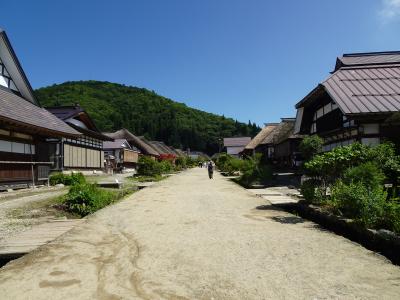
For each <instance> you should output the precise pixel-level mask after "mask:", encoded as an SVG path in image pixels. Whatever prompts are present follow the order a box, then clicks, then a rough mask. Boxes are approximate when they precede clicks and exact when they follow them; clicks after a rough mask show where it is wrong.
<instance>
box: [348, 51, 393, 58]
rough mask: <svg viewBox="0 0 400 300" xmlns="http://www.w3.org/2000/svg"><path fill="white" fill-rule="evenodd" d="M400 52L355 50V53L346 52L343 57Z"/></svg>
mask: <svg viewBox="0 0 400 300" xmlns="http://www.w3.org/2000/svg"><path fill="white" fill-rule="evenodd" d="M392 54H399V55H400V51H398V50H395V51H376V52H355V53H344V54H343V55H342V56H341V57H358V56H376V55H392Z"/></svg>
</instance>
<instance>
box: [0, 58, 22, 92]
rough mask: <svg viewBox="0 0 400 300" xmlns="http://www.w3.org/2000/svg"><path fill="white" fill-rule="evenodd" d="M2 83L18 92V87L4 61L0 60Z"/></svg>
mask: <svg viewBox="0 0 400 300" xmlns="http://www.w3.org/2000/svg"><path fill="white" fill-rule="evenodd" d="M0 85H2V86H5V87H7V88H9V89H12V90H14V91H17V92H18V89H17V87H16V86H15V84H14V82H13V81H12V79H11V76H10V74H9V73H8V72H7V70H6V67H5V66H4V65H3V63H2V62H0Z"/></svg>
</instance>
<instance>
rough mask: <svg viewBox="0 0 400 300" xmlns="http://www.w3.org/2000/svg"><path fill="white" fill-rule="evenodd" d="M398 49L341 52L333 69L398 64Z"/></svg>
mask: <svg viewBox="0 0 400 300" xmlns="http://www.w3.org/2000/svg"><path fill="white" fill-rule="evenodd" d="M399 63H400V51H390V52H370V53H351V54H343V56H342V57H338V58H337V60H336V66H335V71H336V70H338V69H340V68H342V67H348V66H365V65H383V64H399Z"/></svg>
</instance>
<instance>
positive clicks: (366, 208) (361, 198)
mask: <svg viewBox="0 0 400 300" xmlns="http://www.w3.org/2000/svg"><path fill="white" fill-rule="evenodd" d="M386 196H387V195H386V193H385V192H384V191H383V189H382V188H375V189H369V188H367V187H366V186H365V185H364V184H363V183H362V182H351V183H350V184H345V183H344V182H342V181H341V180H339V181H338V182H337V183H336V184H335V185H334V186H333V188H332V200H333V203H334V204H335V206H336V208H337V209H338V210H339V211H341V212H342V213H343V215H345V216H346V217H349V218H353V219H355V220H357V221H358V222H360V223H361V224H363V225H364V226H367V227H371V228H374V227H375V226H377V225H379V223H380V222H381V220H382V217H383V216H384V208H385V205H386Z"/></svg>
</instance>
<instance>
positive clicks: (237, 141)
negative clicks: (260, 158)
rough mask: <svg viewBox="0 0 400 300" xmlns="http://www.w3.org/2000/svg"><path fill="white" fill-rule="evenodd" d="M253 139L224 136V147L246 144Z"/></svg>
mask: <svg viewBox="0 0 400 300" xmlns="http://www.w3.org/2000/svg"><path fill="white" fill-rule="evenodd" d="M250 141H251V137H247V136H246V137H233V138H224V147H240V146H243V147H244V146H246V145H247V144H248V143H249V142H250Z"/></svg>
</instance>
